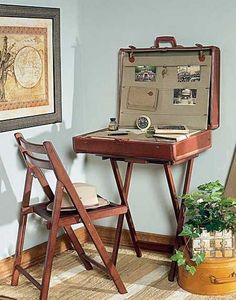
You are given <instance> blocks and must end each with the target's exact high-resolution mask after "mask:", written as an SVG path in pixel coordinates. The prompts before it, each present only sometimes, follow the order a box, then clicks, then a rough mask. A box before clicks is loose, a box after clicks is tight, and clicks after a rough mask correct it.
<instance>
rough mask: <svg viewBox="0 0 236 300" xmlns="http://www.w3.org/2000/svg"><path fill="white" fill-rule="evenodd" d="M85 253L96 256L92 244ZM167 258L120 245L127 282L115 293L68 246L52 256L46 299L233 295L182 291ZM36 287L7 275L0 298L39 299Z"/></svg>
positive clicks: (169, 299)
mask: <svg viewBox="0 0 236 300" xmlns="http://www.w3.org/2000/svg"><path fill="white" fill-rule="evenodd" d="M86 249H87V251H88V253H90V254H92V255H93V256H94V257H96V258H97V259H99V258H98V257H97V256H96V251H95V250H94V248H93V247H92V246H87V248H86ZM169 265H170V261H169V259H168V257H167V256H166V255H165V254H159V253H153V252H147V251H143V257H142V258H137V257H136V256H135V254H134V252H133V251H132V250H127V249H121V250H120V252H119V257H118V265H117V266H118V270H119V272H120V275H121V277H122V279H123V281H124V283H125V285H126V288H127V290H128V294H125V295H120V294H118V293H117V290H116V288H115V286H114V285H113V282H112V281H111V280H110V279H109V278H108V277H107V276H106V275H105V274H104V273H102V272H101V271H99V270H97V269H94V270H92V271H86V270H85V269H84V267H83V266H82V265H81V263H80V261H79V260H78V257H77V255H76V253H75V252H74V251H72V250H68V251H66V252H64V253H62V254H60V255H58V256H57V257H55V259H54V265H53V274H52V279H51V285H50V293H49V300H54V299H60V300H67V299H68V300H69V299H70V300H75V299H80V300H83V299H85V300H87V299H94V300H98V299H101V300H102V299H104V300H105V299H109V300H119V299H130V300H131V299H132V300H134V299H135V300H139V299H140V300H141V299H158V300H160V299H166V300H202V299H204V300H206V299H212V300H213V299H214V300H219V299H222V300H223V299H224V300H225V299H228V300H233V299H236V294H233V295H229V296H218V297H209V296H199V295H192V294H190V293H188V292H185V291H183V290H182V289H181V288H180V287H179V286H178V285H177V283H176V282H173V283H171V282H169V281H168V279H167V273H168V269H169ZM41 267H42V265H40V264H39V265H37V266H34V267H32V268H31V272H32V273H33V274H34V276H36V277H38V278H40V275H41ZM38 297H39V291H38V290H37V289H36V288H35V287H34V286H33V285H32V284H31V283H29V282H28V281H27V280H26V279H25V278H24V277H23V276H22V275H21V277H20V283H19V286H17V287H12V286H10V278H5V279H2V280H0V300H3V299H8V300H9V299H17V300H20V299H24V300H27V299H30V300H34V299H38Z"/></svg>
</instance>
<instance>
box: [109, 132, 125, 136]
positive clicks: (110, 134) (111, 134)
mask: <svg viewBox="0 0 236 300" xmlns="http://www.w3.org/2000/svg"><path fill="white" fill-rule="evenodd" d="M116 135H128V132H117V133H108V136H116Z"/></svg>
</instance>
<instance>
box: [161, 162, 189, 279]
mask: <svg viewBox="0 0 236 300" xmlns="http://www.w3.org/2000/svg"><path fill="white" fill-rule="evenodd" d="M193 161H194V159H190V160H189V161H188V162H187V168H186V172H185V180H184V188H183V194H186V193H188V192H189V187H190V181H191V176H192V169H193ZM164 167H165V173H166V178H167V182H168V185H169V190H170V194H171V199H172V203H173V207H174V211H175V216H176V220H177V229H176V238H175V245H174V251H175V250H176V249H178V248H179V247H180V245H181V238H180V237H179V233H180V232H181V231H182V227H183V223H184V205H183V202H181V205H180V206H179V203H178V199H177V193H176V189H175V184H174V179H173V175H172V170H171V167H170V165H164ZM182 240H183V243H185V239H184V238H182ZM176 268H177V265H176V262H174V261H172V262H171V268H170V272H169V274H168V279H169V281H173V280H174V278H175V274H176Z"/></svg>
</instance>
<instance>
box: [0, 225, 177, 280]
mask: <svg viewBox="0 0 236 300" xmlns="http://www.w3.org/2000/svg"><path fill="white" fill-rule="evenodd" d="M96 229H97V231H98V234H99V235H100V237H101V239H102V241H103V243H104V244H106V245H112V244H113V242H114V237H115V228H111V227H104V226H96ZM75 234H76V236H77V238H78V239H79V241H80V242H81V244H84V243H86V242H87V241H89V236H88V234H87V231H86V229H85V228H84V227H80V228H77V229H75ZM137 237H138V240H139V241H140V242H139V246H140V248H142V249H149V250H154V251H165V252H170V251H171V249H172V248H173V245H174V241H175V237H174V236H168V235H160V234H155V233H147V232H137ZM156 244H162V245H163V248H162V249H161V248H158V247H156V246H155V245H156ZM120 245H121V246H122V247H128V248H132V247H133V246H132V242H131V239H130V234H129V230H127V229H123V230H122V236H121V242H120ZM46 247H47V243H46V242H45V243H43V244H40V245H37V246H35V247H33V248H30V249H28V250H25V251H23V254H22V265H23V267H25V268H26V267H29V266H32V265H34V264H36V263H38V262H40V261H42V260H43V258H44V256H45V252H46ZM68 249H70V243H69V242H68V241H67V239H66V237H65V235H63V236H60V237H59V238H58V239H57V245H56V254H60V253H62V252H64V251H66V250H68ZM13 262H14V256H10V257H8V258H5V259H2V260H0V270H1V277H7V276H9V275H10V274H11V273H12V268H13Z"/></svg>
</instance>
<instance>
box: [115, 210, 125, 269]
mask: <svg viewBox="0 0 236 300" xmlns="http://www.w3.org/2000/svg"><path fill="white" fill-rule="evenodd" d="M123 221H124V215H119V217H118V221H117V226H116V234H115V242H114V246H113V251H112V261H113V264H114V265H116V262H117V256H118V250H119V246H120V239H121V233H122V227H123Z"/></svg>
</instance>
